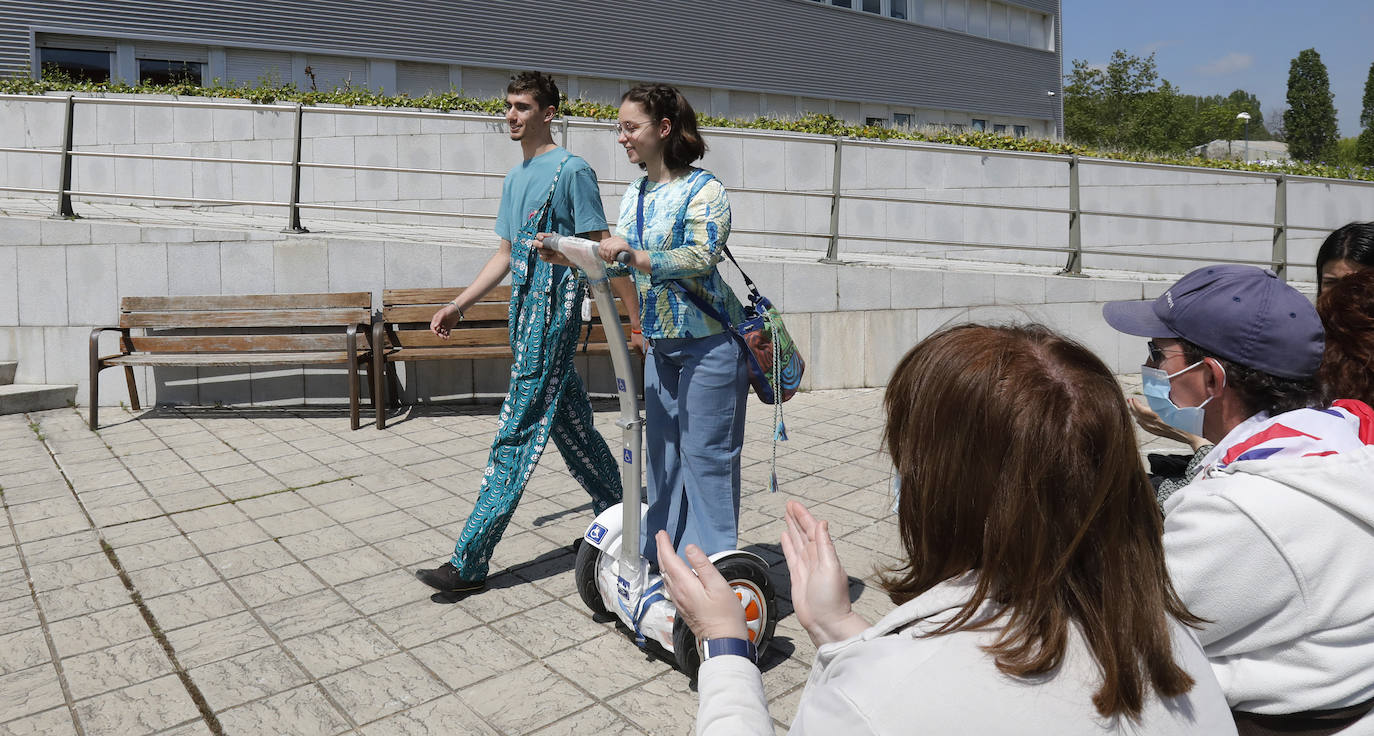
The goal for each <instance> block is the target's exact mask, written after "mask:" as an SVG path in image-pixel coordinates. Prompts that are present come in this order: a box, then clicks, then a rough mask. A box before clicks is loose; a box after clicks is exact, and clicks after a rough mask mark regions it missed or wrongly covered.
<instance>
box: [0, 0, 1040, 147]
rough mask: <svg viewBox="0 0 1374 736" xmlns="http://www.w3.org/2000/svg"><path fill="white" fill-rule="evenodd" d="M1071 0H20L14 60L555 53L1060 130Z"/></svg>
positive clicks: (337, 62) (278, 68) (493, 59)
mask: <svg viewBox="0 0 1374 736" xmlns="http://www.w3.org/2000/svg"><path fill="white" fill-rule="evenodd" d="M1060 28H1061V19H1060V2H1059V0H1014V1H1013V0H743V1H742V0H694V1H688V0H651V1H650V2H640V3H627V2H614V1H612V0H579V2H577V3H567V2H557V1H556V0H528V1H527V2H523V3H519V4H515V3H509V2H501V1H500V0H440V1H438V2H429V3H420V2H409V1H407V2H398V1H394V0H393V1H385V0H350V1H348V2H343V1H341V0H312V1H311V2H305V1H304V0H280V1H279V2H275V3H265V2H254V1H252V0H216V1H214V2H211V1H210V0H179V1H178V2H171V3H142V2H127V1H124V0H108V1H105V2H99V1H83V2H76V1H74V0H7V2H5V3H4V4H2V5H0V75H5V76H8V75H28V76H35V77H36V76H38V75H39V74H41V72H42V70H43V69H44V68H47V67H54V66H55V67H57V68H59V69H62V70H64V71H65V72H66V73H68V74H71V75H73V76H79V77H86V78H90V79H118V80H124V81H128V82H134V81H148V82H167V81H170V80H187V81H191V82H193V83H199V84H210V83H212V82H213V81H215V80H219V81H220V82H228V83H249V84H251V83H254V82H257V81H259V80H267V81H275V82H292V83H294V84H296V85H297V86H298V87H300V88H302V89H311V88H314V89H320V90H327V89H332V88H335V87H338V86H353V87H366V88H369V89H372V90H374V91H377V90H381V91H385V92H387V93H406V94H409V95H412V96H420V95H424V94H427V93H429V92H447V91H450V90H457V91H461V92H463V93H465V94H468V95H473V96H499V95H501V94H502V93H503V92H504V89H505V86H506V83H507V81H508V80H509V78H510V75H511V74H512V72H513V71H514V70H520V69H542V70H545V71H548V72H551V73H553V74H554V75H555V77H556V78H557V79H558V82H559V85H560V87H561V88H562V89H563V90H564V91H565V92H566V93H567V94H568V96H569V97H571V98H578V97H581V98H583V99H587V100H594V101H600V102H613V101H616V100H618V99H619V95H620V94H621V92H623V91H624V90H625V89H627V88H628V87H629V86H631V85H633V84H635V83H637V82H640V81H662V82H668V83H670V84H674V85H677V86H679V87H680V88H682V89H683V91H684V92H685V93H686V94H687V96H688V97H689V99H691V101H692V103H693V105H695V106H696V107H697V108H698V110H700V111H702V112H706V113H710V114H713V115H719V116H723V117H730V118H754V117H758V116H760V115H771V116H784V117H799V116H801V115H804V114H807V113H811V112H820V113H829V114H833V115H835V116H837V117H840V118H842V119H845V120H847V121H849V122H872V123H878V124H885V125H897V126H901V125H913V126H916V125H941V126H956V127H962V128H966V129H977V130H987V131H988V132H1000V133H1006V134H1009V135H1033V136H1048V137H1056V136H1058V135H1060V134H1061V133H1062V120H1063V112H1062V111H1063V108H1062V102H1061V90H1062V82H1061V80H1062V74H1061V72H1062V61H1063V54H1062V51H1061V43H1060V40H1061V32H1060Z"/></svg>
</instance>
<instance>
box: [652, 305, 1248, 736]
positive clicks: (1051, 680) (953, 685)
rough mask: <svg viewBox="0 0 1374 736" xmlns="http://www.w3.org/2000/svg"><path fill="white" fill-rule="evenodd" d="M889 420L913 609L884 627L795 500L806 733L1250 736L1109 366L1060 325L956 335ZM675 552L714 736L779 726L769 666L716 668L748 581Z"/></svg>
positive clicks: (821, 525) (900, 371)
mask: <svg viewBox="0 0 1374 736" xmlns="http://www.w3.org/2000/svg"><path fill="white" fill-rule="evenodd" d="M885 407H886V411H887V428H886V443H887V449H888V452H889V453H890V454H891V456H892V458H893V461H894V464H895V465H896V467H897V472H898V474H899V475H900V477H901V481H902V482H901V497H900V499H899V503H898V529H899V533H900V537H901V544H902V548H903V555H902V562H901V564H900V565H898V566H897V567H896V568H894V569H893V570H891V571H890V572H889V574H888V575H887V576H886V577H885V578H884V579H883V587H884V589H885V590H886V591H887V594H888V597H890V598H891V599H892V601H893V603H895V604H897V608H896V609H895V610H893V611H892V612H891V613H889V614H887V615H886V616H884V617H883V619H882V620H881V621H879V622H878V623H877V624H876V625H870V624H869V622H868V621H865V620H864V619H863V618H862V617H860V616H859V615H858V614H857V613H855V612H854V611H853V610H852V609H851V607H850V600H849V595H848V585H847V582H848V578H847V575H846V574H845V572H844V569H843V568H842V567H841V566H840V563H839V560H838V558H837V557H836V555H835V548H834V546H833V544H832V543H831V540H830V534H829V529H828V525H827V523H826V522H824V521H817V520H816V519H815V518H813V517H812V516H811V514H810V513H809V512H807V510H806V509H805V508H804V507H802V505H801V504H799V503H797V502H795V501H792V502H789V503H788V507H787V512H786V523H787V528H786V531H785V532H784V535H783V538H782V547H783V553H784V555H785V556H786V558H787V566H788V569H789V571H790V573H791V577H792V604H793V606H794V608H795V610H796V612H797V618H798V621H799V622H800V623H801V625H802V627H803V628H805V629H806V631H807V633H808V634H810V636H811V639H812V641H814V642H815V644H816V646H817V647H818V650H817V653H816V661H815V664H814V667H813V669H812V672H811V678H810V680H809V681H808V682H807V686H806V690H805V692H803V694H802V697H801V701H800V703H799V704H798V707H797V714H796V717H795V719H794V720H793V722H792V729H791V733H794V734H865V733H893V734H895V733H915V732H920V733H931V734H940V733H970V734H1038V733H1053V734H1101V733H1136V734H1209V735H1211V734H1230V733H1235V728H1234V725H1233V724H1232V720H1231V715H1230V712H1229V710H1228V709H1227V705H1226V701H1225V699H1224V697H1223V696H1222V694H1221V690H1220V688H1219V687H1218V685H1217V682H1216V680H1215V679H1214V677H1213V675H1212V672H1211V669H1210V668H1209V666H1208V663H1207V659H1206V657H1205V656H1204V655H1203V652H1202V649H1201V647H1200V646H1199V645H1198V643H1197V639H1196V638H1195V637H1194V635H1193V634H1192V632H1191V631H1190V630H1189V628H1188V626H1189V625H1192V624H1196V623H1197V622H1198V621H1197V619H1196V618H1194V617H1193V616H1192V615H1191V614H1189V613H1188V611H1187V610H1186V609H1185V608H1184V606H1183V604H1182V603H1181V602H1180V601H1179V599H1178V596H1177V595H1176V594H1175V592H1174V590H1173V586H1172V585H1171V583H1170V582H1169V576H1168V572H1167V570H1166V569H1165V564H1164V551H1163V547H1162V545H1161V542H1160V535H1161V533H1162V522H1161V520H1160V517H1159V512H1158V510H1157V509H1156V508H1155V505H1154V493H1153V492H1152V490H1151V488H1150V484H1149V481H1148V480H1147V479H1146V477H1145V473H1144V470H1143V468H1142V467H1141V463H1140V456H1139V452H1138V450H1137V448H1136V442H1135V435H1134V432H1133V430H1132V427H1131V416H1130V413H1129V412H1128V410H1127V408H1126V403H1125V401H1124V399H1123V397H1122V395H1121V389H1120V388H1119V386H1118V384H1117V383H1116V380H1115V379H1114V378H1113V376H1112V374H1111V372H1110V371H1109V370H1108V369H1107V367H1106V366H1105V365H1103V364H1102V362H1101V361H1100V360H1099V359H1098V358H1097V357H1096V356H1094V355H1093V354H1092V353H1090V352H1089V351H1088V350H1087V349H1085V348H1083V347H1082V346H1081V345H1078V344H1077V343H1074V342H1072V341H1070V340H1067V339H1065V338H1063V337H1060V336H1059V335H1057V334H1055V333H1053V332H1051V331H1049V330H1047V329H1045V328H1042V327H985V326H977V325H967V326H961V327H955V328H951V329H948V330H945V331H943V332H940V333H937V334H935V335H933V336H931V337H930V338H928V339H926V340H924V341H922V342H921V343H920V344H918V345H917V346H916V347H915V348H913V349H912V350H911V351H910V352H908V353H907V354H906V356H905V357H904V358H903V359H902V360H901V362H900V363H899V364H898V366H897V368H896V371H895V372H894V374H893V376H892V379H891V381H890V383H889V384H888V388H887V394H886V398H885ZM1049 427H1053V428H1055V431H1053V432H1049V431H1046V430H1047V428H1049ZM659 544H660V545H661V546H662V548H661V550H660V553H659V557H660V559H661V560H663V568H664V575H665V578H666V579H667V580H668V587H669V589H670V590H671V592H672V596H673V599H674V601H675V603H676V605H677V610H678V612H679V613H680V614H681V615H683V616H685V617H686V618H687V621H688V623H689V624H691V626H692V629H693V631H695V632H696V633H697V634H698V635H699V636H700V637H702V638H703V639H705V640H706V644H705V649H706V653H707V655H708V656H707V658H706V660H705V661H704V662H703V663H702V666H701V670H700V673H699V692H700V694H701V705H700V710H699V713H698V722H697V733H698V734H716V733H721V734H725V733H729V734H742V733H748V734H754V733H759V734H764V733H768V734H771V733H773V728H772V722H771V720H770V719H769V717H768V712H767V703H766V699H765V697H764V692H763V687H762V682H761V678H760V676H759V674H758V670H757V669H756V667H755V666H754V664H753V663H751V662H749V661H748V660H747V658H746V657H738V656H724V655H722V656H710V655H711V654H712V653H713V652H716V651H720V652H722V653H726V652H730V650H731V649H732V647H729V646H723V645H716V644H714V643H713V641H714V640H718V639H723V640H729V639H734V638H739V637H742V636H743V635H744V634H743V632H744V631H745V628H744V617H743V614H742V613H741V611H740V607H739V605H738V604H737V603H736V602H735V599H734V596H733V594H731V592H730V589H729V588H728V587H727V586H725V585H724V581H723V580H722V579H721V578H720V576H719V574H717V573H716V572H715V570H714V568H712V567H711V565H710V563H709V562H708V561H707V560H706V558H705V557H704V556H703V555H702V554H701V552H700V551H699V550H696V549H694V548H692V547H688V548H687V550H686V552H687V559H688V561H689V562H691V564H692V566H693V567H694V568H695V570H696V576H694V575H693V574H692V571H691V570H689V569H688V568H687V566H686V565H685V564H683V563H682V562H681V561H680V560H678V559H677V558H676V556H674V555H672V554H671V552H672V549H671V547H670V546H669V543H668V540H667V539H666V538H665V537H662V536H660V538H659Z"/></svg>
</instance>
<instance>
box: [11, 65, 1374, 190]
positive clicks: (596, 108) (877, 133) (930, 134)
mask: <svg viewBox="0 0 1374 736" xmlns="http://www.w3.org/2000/svg"><path fill="white" fill-rule="evenodd" d="M48 92H91V93H110V94H158V95H177V96H180V97H227V98H235V99H245V100H249V101H251V102H255V103H259V104H270V103H273V102H299V103H301V104H304V105H318V104H338V105H348V106H368V107H400V108H412V109H425V110H439V111H442V112H475V113H483V114H487V115H501V114H503V113H504V112H505V100H504V99H500V98H477V97H469V96H466V95H463V94H462V93H460V92H456V91H451V92H445V93H442V94H429V95H424V96H421V97H411V96H409V95H407V94H404V93H402V94H399V95H386V94H383V93H382V92H373V91H371V90H368V89H363V88H351V87H350V88H339V89H335V90H333V91H330V92H319V91H315V90H308V91H307V90H300V89H298V88H297V87H296V86H295V85H293V84H289V83H281V82H279V81H278V80H273V79H262V80H259V83H258V84H256V85H249V84H239V85H228V84H224V83H222V82H220V80H218V79H216V80H214V81H212V82H211V83H210V84H209V85H208V86H197V85H191V84H172V85H161V86H158V85H130V84H124V83H122V82H99V83H95V82H82V81H77V80H73V79H71V78H70V77H65V76H53V75H45V77H44V78H43V79H41V80H34V79H30V78H27V77H10V78H7V79H0V94H21V95H41V94H45V93H48ZM561 109H562V113H563V114H564V115H567V116H569V117H578V118H590V119H593V120H614V119H615V117H616V115H617V113H618V110H619V108H618V107H616V106H615V105H610V104H605V103H600V102H589V101H587V100H582V99H576V100H568V99H564V100H563V102H562V108H561ZM698 120H699V122H700V124H701V125H704V126H710V127H721V128H751V129H757V130H779V131H791V132H796V133H814V134H820V135H832V136H845V137H850V138H866V139H876V140H907V141H922V142H929V143H941V144H946V145H953V146H968V147H972V148H981V149H985V150H1005V151H1028V152H1034V153H1051V154H1060V155H1072V154H1077V155H1079V156H1084V157H1091V158H1103V159H1112V160H1117V161H1142V162H1149V163H1162V164H1177V165H1180V166H1200V167H1204V168H1210V169H1233V170H1244V171H1260V172H1268V173H1275V174H1280V173H1281V174H1293V175H1300V176H1319V177H1327V178H1333V179H1359V180H1364V181H1374V170H1371V169H1369V168H1367V167H1364V166H1359V165H1357V164H1355V163H1354V159H1353V157H1345V156H1341V157H1338V159H1337V160H1336V161H1333V162H1316V163H1314V162H1308V161H1294V162H1290V163H1287V164H1278V165H1267V164H1257V163H1246V162H1243V161H1225V160H1210V159H1204V158H1196V157H1189V156H1178V155H1167V154H1159V153H1152V152H1148V151H1106V150H1096V149H1091V148H1088V147H1086V146H1081V145H1077V144H1072V143H1066V142H1063V141H1055V140H1049V139H1045V138H1015V137H1012V136H1007V135H997V134H995V133H987V132H980V131H970V130H955V129H949V128H940V127H926V128H921V129H916V130H912V129H907V128H900V129H899V128H888V127H881V126H875V125H855V124H852V123H847V122H845V121H843V120H841V119H839V118H837V117H835V116H834V115H829V114H824V113H809V114H806V115H803V116H801V117H799V118H795V119H780V118H768V117H758V118H753V119H748V120H745V119H727V118H722V117H716V116H712V115H698ZM1352 140H1353V139H1352Z"/></svg>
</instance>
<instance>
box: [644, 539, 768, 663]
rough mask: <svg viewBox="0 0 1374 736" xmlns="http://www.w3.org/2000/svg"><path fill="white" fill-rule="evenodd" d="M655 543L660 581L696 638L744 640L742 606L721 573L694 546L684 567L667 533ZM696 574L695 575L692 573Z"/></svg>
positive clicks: (691, 545) (687, 550)
mask: <svg viewBox="0 0 1374 736" xmlns="http://www.w3.org/2000/svg"><path fill="white" fill-rule="evenodd" d="M654 541H655V542H656V543H657V544H658V564H659V567H660V568H661V569H662V571H663V582H664V584H666V585H667V586H668V592H669V594H671V595H672V597H673V605H675V606H676V607H677V613H678V615H679V616H682V617H683V618H684V619H685V620H686V621H687V625H688V626H690V627H692V633H694V634H696V635H697V638H698V639H747V638H748V637H749V630H748V628H747V627H746V626H745V623H744V607H743V606H741V605H740V603H739V597H738V596H736V595H735V591H734V590H732V589H731V588H730V584H729V583H727V582H725V578H724V577H721V574H720V571H719V570H717V569H716V566H715V565H712V564H711V560H710V559H708V558H707V557H706V553H704V552H702V551H701V549H700V548H699V547H697V546H696V545H695V544H689V545H687V549H686V554H687V561H688V562H691V563H692V567H690V568H688V567H687V564H686V563H684V562H683V561H682V558H681V557H678V556H677V552H676V551H675V550H674V549H673V543H672V542H671V541H669V539H668V532H665V531H660V532H659V533H658V534H656V535H655V536H654ZM693 571H695V573H696V574H695V575H694V574H693Z"/></svg>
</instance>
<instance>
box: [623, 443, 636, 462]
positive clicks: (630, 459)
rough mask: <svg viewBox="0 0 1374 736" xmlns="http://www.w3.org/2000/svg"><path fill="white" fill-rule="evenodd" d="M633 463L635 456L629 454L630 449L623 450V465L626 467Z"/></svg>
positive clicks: (631, 453)
mask: <svg viewBox="0 0 1374 736" xmlns="http://www.w3.org/2000/svg"><path fill="white" fill-rule="evenodd" d="M634 461H635V454H634V453H633V452H630V448H628V447H627V448H625V463H626V464H627V465H628V464H629V463H632V462H634Z"/></svg>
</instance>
